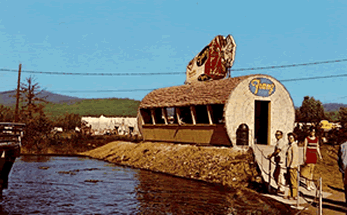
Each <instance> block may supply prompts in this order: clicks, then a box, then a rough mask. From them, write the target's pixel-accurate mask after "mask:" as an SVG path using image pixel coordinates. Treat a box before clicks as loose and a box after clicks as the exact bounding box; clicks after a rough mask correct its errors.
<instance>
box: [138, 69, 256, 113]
mask: <svg viewBox="0 0 347 215" xmlns="http://www.w3.org/2000/svg"><path fill="white" fill-rule="evenodd" d="M250 76H254V75H247V76H239V77H234V78H227V79H222V80H213V81H206V82H194V83H191V84H185V85H181V86H174V87H166V88H160V89H156V90H154V91H152V92H150V93H148V94H147V95H146V96H145V97H144V98H143V99H142V102H141V104H140V108H154V107H178V106H189V105H206V104H224V103H225V102H226V101H227V100H228V98H229V95H230V92H231V91H232V90H233V89H235V87H236V86H237V85H238V84H239V83H240V82H241V81H243V80H244V79H246V78H248V77H250Z"/></svg>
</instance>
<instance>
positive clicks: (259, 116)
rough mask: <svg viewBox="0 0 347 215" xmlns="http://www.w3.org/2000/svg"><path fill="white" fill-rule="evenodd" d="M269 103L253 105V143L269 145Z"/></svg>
mask: <svg viewBox="0 0 347 215" xmlns="http://www.w3.org/2000/svg"><path fill="white" fill-rule="evenodd" d="M269 110H270V101H255V104H254V141H255V143H257V144H263V145H268V144H269V142H270V141H269V128H270V120H269V119H270V111H269Z"/></svg>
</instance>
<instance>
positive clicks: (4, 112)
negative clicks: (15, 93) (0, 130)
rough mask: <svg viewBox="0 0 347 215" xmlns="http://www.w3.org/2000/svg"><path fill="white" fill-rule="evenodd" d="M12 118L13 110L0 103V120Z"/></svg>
mask: <svg viewBox="0 0 347 215" xmlns="http://www.w3.org/2000/svg"><path fill="white" fill-rule="evenodd" d="M12 120H13V111H12V110H11V109H10V108H8V107H5V106H4V105H0V121H1V122H11V121H12Z"/></svg>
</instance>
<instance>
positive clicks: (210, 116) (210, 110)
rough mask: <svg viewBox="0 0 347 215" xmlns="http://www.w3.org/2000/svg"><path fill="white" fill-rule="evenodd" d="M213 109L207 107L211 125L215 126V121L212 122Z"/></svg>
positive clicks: (209, 106)
mask: <svg viewBox="0 0 347 215" xmlns="http://www.w3.org/2000/svg"><path fill="white" fill-rule="evenodd" d="M212 114H213V113H212V108H211V105H207V115H208V121H209V122H210V125H212V124H213V120H212Z"/></svg>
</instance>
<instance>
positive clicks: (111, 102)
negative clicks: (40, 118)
mask: <svg viewBox="0 0 347 215" xmlns="http://www.w3.org/2000/svg"><path fill="white" fill-rule="evenodd" d="M15 95H16V93H15V91H14V90H13V91H6V92H0V105H5V106H8V107H10V108H14V106H15V104H16V98H15V97H14V96H15ZM39 97H41V98H42V97H43V98H45V100H46V101H48V102H49V103H48V104H46V105H45V108H44V112H45V113H46V114H47V115H48V116H52V117H56V116H61V115H64V114H65V113H73V114H79V115H81V116H97V117H99V116H100V115H104V116H131V117H136V115H137V109H138V107H139V105H140V101H137V100H133V99H128V98H125V99H120V98H104V99H98V98H96V99H82V98H77V97H71V96H64V95H60V94H55V93H51V92H48V91H43V93H42V94H41V95H40V96H39Z"/></svg>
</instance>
